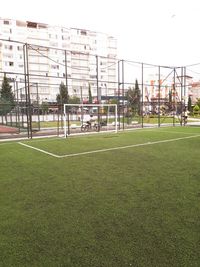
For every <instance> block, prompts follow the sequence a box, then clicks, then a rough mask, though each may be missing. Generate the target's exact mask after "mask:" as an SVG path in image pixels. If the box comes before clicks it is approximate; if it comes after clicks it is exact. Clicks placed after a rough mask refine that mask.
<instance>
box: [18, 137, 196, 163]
mask: <svg viewBox="0 0 200 267" xmlns="http://www.w3.org/2000/svg"><path fill="white" fill-rule="evenodd" d="M196 137H200V135H191V136H186V137H179V138H173V139H165V140H161V141H154V142H146V143H141V144H134V145H127V146H119V147H112V148H104V149H98V150H91V151H86V152H80V153H72V154H65V155H56V154H53V153H50V152H48V151H46V150H43V149H39V148H36V147H33V146H30V145H27V144H24V143H21V142H19V143H18V144H20V145H22V146H25V147H28V148H31V149H34V150H37V151H39V152H41V153H44V154H47V155H49V156H52V157H55V158H68V157H75V156H81V155H88V154H94V153H101V152H107V151H114V150H120V149H126V148H132V147H140V146H148V145H156V144H161V143H169V142H174V141H180V140H184V139H191V138H196Z"/></svg>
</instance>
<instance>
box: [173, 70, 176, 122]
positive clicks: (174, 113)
mask: <svg viewBox="0 0 200 267" xmlns="http://www.w3.org/2000/svg"><path fill="white" fill-rule="evenodd" d="M173 84H174V85H173V86H174V87H173V89H174V90H173V94H174V96H173V98H174V100H173V102H174V107H173V109H174V111H173V126H175V115H176V69H175V68H174V81H173Z"/></svg>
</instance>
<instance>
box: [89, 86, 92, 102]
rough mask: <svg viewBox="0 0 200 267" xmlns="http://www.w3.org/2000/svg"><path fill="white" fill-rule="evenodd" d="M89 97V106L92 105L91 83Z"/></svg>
mask: <svg viewBox="0 0 200 267" xmlns="http://www.w3.org/2000/svg"><path fill="white" fill-rule="evenodd" d="M88 95H89V104H92V92H91V85H90V83H89V88H88Z"/></svg>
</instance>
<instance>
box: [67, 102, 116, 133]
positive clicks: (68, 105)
mask: <svg viewBox="0 0 200 267" xmlns="http://www.w3.org/2000/svg"><path fill="white" fill-rule="evenodd" d="M66 107H79V108H84V107H108V108H109V107H114V108H115V111H114V114H115V129H114V131H115V132H116V133H117V127H118V123H117V104H64V137H67V120H66V119H67V112H66ZM112 131H113V130H112Z"/></svg>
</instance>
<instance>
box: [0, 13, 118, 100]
mask: <svg viewBox="0 0 200 267" xmlns="http://www.w3.org/2000/svg"><path fill="white" fill-rule="evenodd" d="M116 56H117V40H116V39H115V38H114V37H112V36H109V35H107V34H105V33H99V32H94V31H90V30H85V29H76V28H66V27H61V26H52V25H48V24H45V23H38V22H31V21H19V20H13V19H4V18H0V80H1V79H2V77H3V75H4V73H6V75H7V76H8V77H9V78H10V80H11V82H13V88H15V90H16V88H17V90H18V91H19V94H20V95H21V96H24V95H25V93H24V89H23V88H24V85H25V84H24V80H25V75H24V74H25V73H27V74H29V76H28V78H29V82H30V83H29V84H30V95H31V99H32V100H33V101H34V100H36V99H37V100H39V102H44V101H48V102H55V100H56V96H57V94H58V93H59V85H60V83H61V82H63V83H64V84H66V85H67V86H68V92H69V94H70V95H75V96H78V97H80V98H81V99H82V100H85V99H87V97H88V88H89V86H90V88H91V92H92V96H93V97H94V98H95V97H96V98H97V99H98V100H100V99H101V97H102V96H105V95H106V96H113V95H114V94H115V91H116V86H117V73H116V71H117V59H116ZM26 77H27V76H26Z"/></svg>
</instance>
